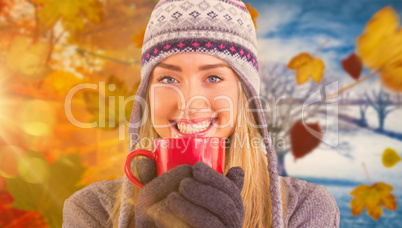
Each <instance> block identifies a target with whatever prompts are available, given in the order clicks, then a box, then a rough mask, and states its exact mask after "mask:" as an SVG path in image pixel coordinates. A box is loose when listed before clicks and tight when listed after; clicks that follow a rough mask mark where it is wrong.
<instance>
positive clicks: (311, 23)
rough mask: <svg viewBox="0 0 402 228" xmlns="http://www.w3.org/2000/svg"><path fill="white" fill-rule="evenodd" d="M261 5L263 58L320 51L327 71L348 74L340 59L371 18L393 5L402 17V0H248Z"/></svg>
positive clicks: (279, 59) (259, 20) (279, 58)
mask: <svg viewBox="0 0 402 228" xmlns="http://www.w3.org/2000/svg"><path fill="white" fill-rule="evenodd" d="M244 2H246V3H247V2H251V4H252V6H253V7H255V8H257V10H258V11H259V13H260V17H259V18H257V25H258V30H257V35H258V44H259V47H258V49H259V58H260V61H275V62H281V63H285V64H286V63H287V62H288V61H289V60H290V59H291V58H292V57H293V56H294V55H296V54H298V53H299V52H301V51H307V52H309V53H310V54H313V53H314V52H315V51H316V50H317V49H318V48H319V47H320V46H321V44H322V43H323V42H324V41H325V40H327V39H329V40H330V41H329V43H327V45H326V46H325V47H324V49H322V51H321V52H320V53H319V54H318V56H319V57H321V58H322V59H323V60H324V61H325V62H326V64H327V69H326V73H336V74H342V75H345V74H344V73H343V71H342V69H341V65H340V62H341V60H342V59H343V58H345V57H346V56H348V55H349V54H350V53H351V52H352V51H353V50H354V48H355V39H356V37H357V36H359V35H360V34H361V33H362V32H363V30H364V27H365V25H366V23H367V22H368V21H369V20H370V18H371V17H372V16H373V15H374V14H375V13H376V12H377V11H378V10H380V9H382V8H383V7H385V6H387V5H391V6H392V7H393V8H394V9H395V10H396V11H397V13H398V14H399V16H400V17H401V16H402V0H348V1H346V0H343V1H341V0H244Z"/></svg>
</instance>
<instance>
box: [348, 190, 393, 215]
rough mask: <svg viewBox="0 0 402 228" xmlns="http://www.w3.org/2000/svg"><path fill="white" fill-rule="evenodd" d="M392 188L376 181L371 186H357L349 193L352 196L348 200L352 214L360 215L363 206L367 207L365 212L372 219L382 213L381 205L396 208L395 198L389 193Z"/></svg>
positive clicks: (391, 208)
mask: <svg viewBox="0 0 402 228" xmlns="http://www.w3.org/2000/svg"><path fill="white" fill-rule="evenodd" d="M393 189H394V188H393V187H392V186H391V185H388V184H386V183H383V182H377V183H375V184H374V185H372V186H368V185H359V186H357V187H356V188H355V189H354V190H353V191H352V192H351V193H350V194H351V195H352V196H354V198H353V199H352V201H351V202H350V205H351V212H352V215H353V216H357V215H360V214H361V213H362V212H363V210H364V208H367V214H368V215H369V216H371V217H372V218H373V219H374V220H378V219H379V218H380V217H381V215H382V207H381V205H383V206H384V207H385V208H386V209H388V210H396V209H397V204H396V198H395V196H394V195H392V194H391V191H392V190H393Z"/></svg>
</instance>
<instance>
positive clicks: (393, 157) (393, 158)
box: [382, 148, 401, 168]
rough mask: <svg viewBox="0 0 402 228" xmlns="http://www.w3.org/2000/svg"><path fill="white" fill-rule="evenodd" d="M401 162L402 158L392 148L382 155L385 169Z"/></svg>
mask: <svg viewBox="0 0 402 228" xmlns="http://www.w3.org/2000/svg"><path fill="white" fill-rule="evenodd" d="M400 161H401V157H400V156H399V154H398V153H397V152H396V150H394V149H392V148H387V149H385V150H384V153H383V154H382V164H384V166H385V167H387V168H391V167H392V166H394V165H395V164H396V163H398V162H400Z"/></svg>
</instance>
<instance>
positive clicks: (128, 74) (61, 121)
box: [0, 0, 156, 227]
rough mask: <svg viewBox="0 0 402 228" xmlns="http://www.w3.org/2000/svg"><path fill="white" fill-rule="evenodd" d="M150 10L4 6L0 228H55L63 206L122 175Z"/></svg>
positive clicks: (83, 4)
mask: <svg viewBox="0 0 402 228" xmlns="http://www.w3.org/2000/svg"><path fill="white" fill-rule="evenodd" d="M155 4H156V3H155V1H153V0H149V1H146V0H145V1H144V0H142V1H137V0H131V1H119V0H109V1H99V0H82V1H81V0H80V1H65V0H9V1H0V26H1V30H0V37H1V38H0V110H1V111H0V126H1V129H0V227H61V224H62V208H63V203H64V200H65V199H66V198H67V197H69V196H70V195H71V194H72V193H74V192H75V191H77V190H79V189H80V188H82V187H83V186H85V185H88V184H91V183H93V182H96V181H100V180H104V179H112V178H117V177H120V176H122V175H123V169H122V164H123V163H124V159H125V155H126V152H127V151H128V145H129V142H128V141H129V137H128V134H126V132H127V127H126V123H127V121H128V120H129V116H130V113H131V109H132V105H133V102H132V95H133V94H135V93H136V90H137V87H138V84H139V81H140V64H139V56H140V53H141V49H139V48H138V47H137V46H136V45H135V44H134V43H133V41H132V36H133V34H136V33H138V32H140V30H141V28H142V27H144V26H145V24H146V23H147V21H148V18H149V15H150V12H151V11H152V8H153V7H154V5H155ZM133 9H135V10H133ZM130 97H131V99H130ZM119 99H122V100H124V101H125V102H119ZM84 126H85V127H84Z"/></svg>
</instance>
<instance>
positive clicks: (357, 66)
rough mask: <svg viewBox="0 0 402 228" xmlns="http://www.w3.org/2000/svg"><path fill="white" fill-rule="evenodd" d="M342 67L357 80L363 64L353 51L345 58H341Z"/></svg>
mask: <svg viewBox="0 0 402 228" xmlns="http://www.w3.org/2000/svg"><path fill="white" fill-rule="evenodd" d="M342 68H343V70H344V71H346V72H347V73H348V74H349V75H350V76H351V77H352V78H353V79H355V80H357V79H359V77H360V74H361V73H362V70H363V65H362V62H361V60H360V59H359V57H358V56H357V55H356V54H355V53H351V54H350V55H349V56H348V57H347V58H345V59H343V60H342Z"/></svg>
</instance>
